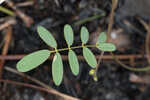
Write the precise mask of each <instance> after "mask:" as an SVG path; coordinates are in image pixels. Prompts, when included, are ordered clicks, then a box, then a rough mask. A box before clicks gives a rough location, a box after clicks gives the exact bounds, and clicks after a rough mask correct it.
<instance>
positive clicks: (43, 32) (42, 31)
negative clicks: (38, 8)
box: [37, 26, 57, 48]
mask: <svg viewBox="0 0 150 100" xmlns="http://www.w3.org/2000/svg"><path fill="white" fill-rule="evenodd" d="M37 31H38V34H39V36H40V37H41V39H42V40H43V41H44V42H45V43H46V44H47V45H49V46H51V47H53V48H57V43H56V40H55V39H54V37H53V36H52V34H51V33H50V32H49V31H48V30H47V29H46V28H44V27H43V26H38V27H37Z"/></svg>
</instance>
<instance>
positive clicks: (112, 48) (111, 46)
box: [97, 43, 116, 51]
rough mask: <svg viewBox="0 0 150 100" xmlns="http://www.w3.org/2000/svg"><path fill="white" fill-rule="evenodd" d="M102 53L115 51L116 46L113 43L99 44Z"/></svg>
mask: <svg viewBox="0 0 150 100" xmlns="http://www.w3.org/2000/svg"><path fill="white" fill-rule="evenodd" d="M97 48H98V49H100V50H101V51H115V50H116V46H115V45H114V44H112V43H99V44H98V46H97Z"/></svg>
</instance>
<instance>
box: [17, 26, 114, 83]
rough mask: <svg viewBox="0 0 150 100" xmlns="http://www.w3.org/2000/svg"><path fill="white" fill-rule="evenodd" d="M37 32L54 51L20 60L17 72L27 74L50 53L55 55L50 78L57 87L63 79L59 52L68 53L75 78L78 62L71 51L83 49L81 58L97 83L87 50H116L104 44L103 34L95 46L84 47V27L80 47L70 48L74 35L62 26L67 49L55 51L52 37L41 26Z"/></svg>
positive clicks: (34, 53)
mask: <svg viewBox="0 0 150 100" xmlns="http://www.w3.org/2000/svg"><path fill="white" fill-rule="evenodd" d="M37 31H38V34H39V36H40V37H41V39H42V40H43V41H44V42H45V43H46V44H47V45H49V46H50V47H52V48H54V49H55V50H52V51H50V50H47V49H44V50H39V51H36V52H33V53H31V54H29V55H27V56H25V57H24V58H22V59H21V60H20V61H19V62H18V63H17V70H18V71H19V72H28V71H30V70H32V69H34V68H36V67H38V66H39V65H40V64H42V63H44V62H45V61H46V60H47V59H48V58H49V56H50V55H51V54H52V53H55V55H54V58H53V61H52V77H53V80H54V83H55V84H56V85H57V86H59V85H60V84H61V82H62V79H63V62H62V58H61V55H60V52H61V51H68V61H69V65H70V68H71V71H72V73H73V74H74V75H75V76H76V75H78V73H79V62H78V58H77V55H76V54H75V52H74V51H73V50H74V49H78V48H82V49H83V56H84V58H85V60H86V62H87V63H88V64H89V65H90V66H91V67H92V70H91V71H90V73H89V74H90V75H93V77H94V80H95V81H97V77H96V74H94V69H95V68H96V66H97V61H96V58H95V56H94V54H93V53H92V51H91V50H90V49H89V48H91V47H96V48H98V49H99V50H101V51H104V52H105V51H114V50H116V47H115V45H114V44H112V43H106V40H107V36H106V33H105V32H102V33H101V34H100V35H99V37H98V40H97V43H96V44H95V45H86V44H87V42H88V40H89V32H88V29H87V28H86V27H84V26H83V27H82V28H81V42H82V44H81V45H80V46H75V47H72V44H73V42H74V33H73V30H72V27H71V26H70V25H68V24H67V25H65V26H64V37H65V40H66V43H67V45H68V47H67V48H63V49H57V42H56V40H55V39H54V37H53V36H52V34H51V33H50V32H49V31H48V30H47V29H45V28H44V27H42V26H38V27H37Z"/></svg>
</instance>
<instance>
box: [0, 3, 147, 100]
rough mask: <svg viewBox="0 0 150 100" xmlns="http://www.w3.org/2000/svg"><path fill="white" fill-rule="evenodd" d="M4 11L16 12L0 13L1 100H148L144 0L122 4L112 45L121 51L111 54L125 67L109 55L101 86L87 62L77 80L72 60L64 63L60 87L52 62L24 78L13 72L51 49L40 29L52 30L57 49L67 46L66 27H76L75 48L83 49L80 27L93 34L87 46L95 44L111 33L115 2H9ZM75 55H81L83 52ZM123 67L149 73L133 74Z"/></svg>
mask: <svg viewBox="0 0 150 100" xmlns="http://www.w3.org/2000/svg"><path fill="white" fill-rule="evenodd" d="M0 6H2V7H4V8H7V9H9V10H10V11H11V12H12V13H13V14H12V13H10V12H8V13H7V12H5V11H2V10H0V53H1V54H0V82H1V84H0V88H1V89H0V100H62V97H64V96H66V95H67V96H70V97H74V99H72V100H77V98H78V99H81V100H150V94H149V92H150V72H149V69H150V68H149V67H148V66H149V64H150V59H149V58H150V57H149V32H150V29H149V18H150V11H147V9H149V8H150V3H149V2H147V1H146V0H143V2H140V0H137V1H136V0H118V3H117V8H116V9H115V13H114V19H113V21H114V24H113V26H112V31H111V32H110V38H109V41H110V42H112V43H114V44H115V45H116V47H117V50H116V51H115V52H113V53H114V54H115V56H116V57H117V58H118V59H119V61H121V64H120V63H119V62H118V61H116V60H115V59H114V58H113V57H112V55H111V54H110V53H105V54H104V56H103V57H102V62H101V64H100V66H99V70H98V73H97V76H98V82H95V81H93V78H92V76H90V75H89V71H90V69H91V67H90V66H89V65H88V64H87V63H86V62H85V61H84V60H82V59H79V64H80V72H79V75H78V76H77V77H75V76H74V75H73V74H72V73H71V71H70V68H69V64H68V61H67V60H66V59H63V64H64V79H63V83H62V84H61V85H60V86H59V87H57V86H55V85H54V83H53V80H52V74H51V73H52V72H51V63H52V60H48V61H46V62H45V63H44V64H42V65H40V67H38V68H36V69H34V70H32V71H30V72H27V73H25V74H26V75H20V74H18V73H17V72H16V73H17V74H16V73H15V72H14V71H15V70H16V63H17V62H18V60H19V59H21V58H22V57H23V56H24V55H26V54H29V53H31V52H33V51H36V50H41V49H44V48H48V49H51V48H50V47H48V46H47V45H46V44H45V43H44V42H43V41H42V40H41V39H40V38H39V36H38V34H37V31H36V28H37V26H38V25H42V26H44V27H45V28H47V29H48V30H49V31H51V33H52V34H53V36H54V37H55V38H56V40H57V42H58V45H59V46H58V47H59V48H64V47H66V46H67V45H66V42H65V40H64V38H63V37H64V36H63V27H64V25H65V24H70V25H72V27H73V30H74V33H75V36H74V38H75V43H74V44H73V45H74V46H77V45H80V44H81V40H80V28H81V26H86V27H87V28H88V30H89V32H90V40H89V42H88V43H89V44H93V43H95V39H96V38H97V35H98V34H99V33H100V32H103V31H105V32H107V31H108V26H109V24H110V16H111V14H112V13H111V10H112V7H113V6H112V1H111V0H9V1H7V2H4V3H3V4H1V5H0ZM148 7H149V8H148ZM0 9H1V8H0ZM92 51H93V52H94V54H95V55H96V56H98V55H100V52H99V51H97V50H96V49H92ZM75 52H76V53H77V54H78V55H80V56H82V50H80V49H77V50H75ZM61 54H62V56H64V57H66V55H67V52H62V53H61ZM125 65H126V66H128V67H130V68H147V69H145V70H144V71H141V70H140V71H139V70H138V71H135V70H134V71H133V70H130V69H128V67H127V68H125V67H126V66H125ZM12 70H13V71H12ZM27 76H30V78H31V79H30V78H28V77H27ZM32 79H36V80H39V81H40V82H43V83H45V84H46V85H48V86H50V87H51V88H53V89H54V90H55V91H57V92H58V93H63V94H62V95H61V96H60V95H59V94H57V93H53V92H52V93H49V92H45V90H46V89H44V91H42V90H41V89H39V88H41V86H40V85H39V84H38V83H39V82H35V81H32ZM15 82H20V83H22V84H17V83H15ZM25 84H26V85H25ZM29 85H30V86H29ZM31 85H32V86H31ZM33 86H37V87H39V88H36V89H35V88H33ZM64 98H65V97H64ZM64 100H69V99H64Z"/></svg>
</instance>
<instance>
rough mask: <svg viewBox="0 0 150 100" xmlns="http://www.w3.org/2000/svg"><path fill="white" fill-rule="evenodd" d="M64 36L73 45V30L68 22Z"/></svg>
mask: <svg viewBox="0 0 150 100" xmlns="http://www.w3.org/2000/svg"><path fill="white" fill-rule="evenodd" d="M64 36H65V40H66V42H67V44H68V45H69V46H71V45H72V44H73V30H72V28H71V26H70V25H68V24H66V25H65V27H64Z"/></svg>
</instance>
